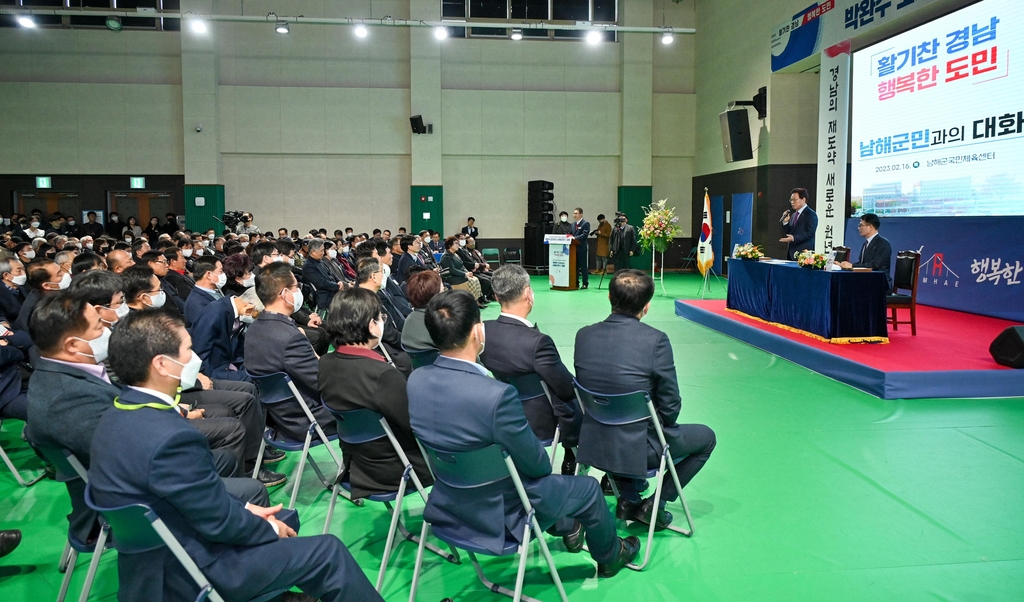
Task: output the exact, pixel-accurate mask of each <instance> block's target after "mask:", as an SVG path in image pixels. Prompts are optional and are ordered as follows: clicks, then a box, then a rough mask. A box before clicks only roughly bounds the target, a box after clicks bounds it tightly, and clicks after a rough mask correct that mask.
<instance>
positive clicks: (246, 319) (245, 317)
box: [238, 314, 256, 324]
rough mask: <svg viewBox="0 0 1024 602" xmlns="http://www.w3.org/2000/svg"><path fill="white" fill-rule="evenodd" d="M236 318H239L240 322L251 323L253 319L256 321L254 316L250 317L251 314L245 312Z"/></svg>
mask: <svg viewBox="0 0 1024 602" xmlns="http://www.w3.org/2000/svg"><path fill="white" fill-rule="evenodd" d="M238 320H239V321H240V322H241V323H242V324H252V323H253V322H255V321H256V318H254V317H252V316H249V315H245V314H243V315H241V316H238Z"/></svg>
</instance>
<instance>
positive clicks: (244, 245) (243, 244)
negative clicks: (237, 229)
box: [238, 242, 249, 249]
mask: <svg viewBox="0 0 1024 602" xmlns="http://www.w3.org/2000/svg"><path fill="white" fill-rule="evenodd" d="M238 244H240V245H242V248H243V249H244V248H246V247H248V246H249V243H247V242H240V243H238Z"/></svg>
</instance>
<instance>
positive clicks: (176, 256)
mask: <svg viewBox="0 0 1024 602" xmlns="http://www.w3.org/2000/svg"><path fill="white" fill-rule="evenodd" d="M164 259H166V260H167V275H166V276H164V283H166V284H167V288H168V289H169V290H173V291H174V294H175V295H176V296H177V297H178V298H179V299H181V310H182V313H183V314H184V312H185V303H187V302H188V297H189V295H190V294H191V293H192V289H194V288H195V287H196V281H195V280H193V279H192V277H191V276H189V275H188V274H187V273H186V272H185V256H184V255H183V254H182V252H181V249H179V248H178V247H168V248H167V249H164Z"/></svg>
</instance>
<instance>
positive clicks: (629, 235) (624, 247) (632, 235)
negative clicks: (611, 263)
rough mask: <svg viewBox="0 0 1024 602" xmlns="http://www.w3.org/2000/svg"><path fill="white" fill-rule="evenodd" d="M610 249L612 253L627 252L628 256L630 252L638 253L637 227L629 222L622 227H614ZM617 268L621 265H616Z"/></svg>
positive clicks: (609, 244)
mask: <svg viewBox="0 0 1024 602" xmlns="http://www.w3.org/2000/svg"><path fill="white" fill-rule="evenodd" d="M608 251H609V252H610V253H611V254H612V255H616V254H619V253H625V254H626V255H627V256H628V255H629V254H630V253H636V251H637V246H636V228H634V227H633V226H631V225H629V224H623V227H622V228H619V227H614V228H612V234H611V239H610V240H609V243H608ZM615 269H619V266H615Z"/></svg>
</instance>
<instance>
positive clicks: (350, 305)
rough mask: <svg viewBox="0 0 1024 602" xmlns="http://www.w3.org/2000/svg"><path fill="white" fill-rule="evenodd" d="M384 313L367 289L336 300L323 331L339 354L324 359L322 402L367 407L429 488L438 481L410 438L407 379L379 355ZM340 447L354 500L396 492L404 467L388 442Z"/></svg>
mask: <svg viewBox="0 0 1024 602" xmlns="http://www.w3.org/2000/svg"><path fill="white" fill-rule="evenodd" d="M382 312H383V310H382V308H381V305H380V300H379V299H378V298H377V295H375V294H373V293H371V292H370V291H368V290H365V289H361V288H351V289H346V290H343V291H340V292H338V293H337V294H336V295H334V299H332V300H331V307H330V311H329V313H328V318H327V321H326V322H325V323H324V329H325V330H326V331H327V334H328V336H329V337H330V338H331V343H332V344H333V345H334V347H335V350H334V352H333V353H329V354H327V355H325V356H323V357H322V358H320V372H319V376H318V379H317V382H318V385H319V388H320V397H321V398H322V399H323V402H324V403H325V404H327V407H329V408H331V409H332V410H336V411H348V410H357V409H360V408H367V409H370V410H373V411H374V412H377V413H379V414H382V415H383V416H384V418H385V419H387V421H388V424H389V425H390V426H391V430H392V431H394V433H395V438H396V439H397V440H398V443H399V445H401V446H402V449H403V450H404V451H405V455H406V456H407V457H408V458H409V461H410V462H411V463H412V465H413V468H414V470H415V471H416V475H417V476H418V477H419V479H420V482H421V483H422V484H423V486H424V487H429V486H430V485H432V484H433V483H434V479H433V478H432V477H431V475H430V470H429V469H428V468H427V463H426V462H425V461H424V459H423V456H422V455H421V454H420V450H419V447H418V446H417V445H416V440H415V439H414V438H413V435H412V426H411V425H410V424H409V398H408V397H407V396H406V392H405V376H404V375H402V373H401V372H399V371H398V369H397V368H395V367H394V366H392V365H391V364H389V363H387V361H385V360H384V357H383V356H381V355H380V354H379V353H378V352H377V351H376V350H375V348H376V347H377V344H378V343H379V341H380V337H381V336H382V335H383V332H384V316H383V313H382ZM339 443H340V444H341V449H342V453H343V456H344V459H345V475H346V477H347V479H348V481H349V482H350V483H351V484H352V498H353V499H359V498H364V497H367V496H369V495H372V494H376V493H387V492H392V491H396V490H397V489H398V485H399V483H400V481H401V479H402V473H403V472H404V471H405V466H404V465H403V464H402V462H401V460H399V458H398V454H397V453H396V452H395V449H394V447H392V445H391V441H389V440H388V439H387V438H386V437H385V438H383V439H377V440H376V441H370V442H368V443H361V444H358V445H349V444H347V443H345V442H343V441H340V440H339ZM409 486H410V487H411V486H412V485H411V484H410V485H409Z"/></svg>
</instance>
